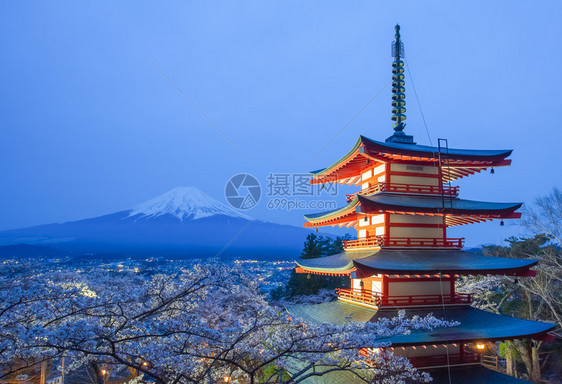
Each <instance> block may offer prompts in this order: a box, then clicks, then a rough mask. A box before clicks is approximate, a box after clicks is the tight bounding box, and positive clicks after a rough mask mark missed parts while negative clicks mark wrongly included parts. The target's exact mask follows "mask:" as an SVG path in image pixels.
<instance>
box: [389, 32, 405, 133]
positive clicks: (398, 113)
mask: <svg viewBox="0 0 562 384" xmlns="http://www.w3.org/2000/svg"><path fill="white" fill-rule="evenodd" d="M394 29H395V31H396V34H395V35H394V38H395V41H393V42H392V56H394V61H393V62H392V121H395V122H396V123H395V124H394V125H393V127H394V130H395V131H396V132H402V131H403V130H404V127H405V125H406V124H404V120H406V114H405V113H406V94H405V93H404V84H405V82H404V61H403V60H401V58H402V57H404V43H402V41H401V40H400V25H398V24H396V27H394Z"/></svg>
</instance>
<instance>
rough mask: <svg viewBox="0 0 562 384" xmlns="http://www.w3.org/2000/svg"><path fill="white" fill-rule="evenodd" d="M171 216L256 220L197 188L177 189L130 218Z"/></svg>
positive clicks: (141, 207)
mask: <svg viewBox="0 0 562 384" xmlns="http://www.w3.org/2000/svg"><path fill="white" fill-rule="evenodd" d="M162 215H171V216H174V217H177V218H178V219H180V220H182V221H183V220H184V219H193V220H197V219H202V218H204V217H209V216H214V215H224V216H230V217H236V218H241V219H246V220H254V219H253V218H252V217H250V216H246V215H243V214H241V213H240V212H239V211H237V210H235V209H234V208H231V207H229V206H227V205H225V204H223V203H221V202H219V201H217V200H215V199H213V198H212V197H210V196H209V195H207V194H205V193H203V192H201V191H200V190H199V189H197V188H195V187H176V188H174V189H172V190H170V191H168V192H166V193H164V194H162V195H160V196H158V197H155V198H154V199H150V200H148V201H145V202H144V203H141V204H139V205H137V206H135V207H133V208H132V209H131V211H130V212H129V216H128V217H135V218H151V217H159V216H162Z"/></svg>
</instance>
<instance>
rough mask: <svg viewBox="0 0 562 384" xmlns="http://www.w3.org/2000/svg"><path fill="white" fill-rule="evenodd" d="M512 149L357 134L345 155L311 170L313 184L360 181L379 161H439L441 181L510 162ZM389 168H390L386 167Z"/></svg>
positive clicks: (427, 162) (423, 162)
mask: <svg viewBox="0 0 562 384" xmlns="http://www.w3.org/2000/svg"><path fill="white" fill-rule="evenodd" d="M511 152H512V150H474V149H453V148H449V149H448V150H444V149H443V148H441V150H440V148H438V147H431V146H426V145H418V144H415V143H411V144H408V143H394V142H384V143H383V142H380V141H376V140H372V139H369V138H367V137H365V136H360V137H359V139H358V140H357V142H356V143H355V146H354V147H353V148H352V149H351V151H349V153H347V154H346V155H345V156H344V157H342V158H341V159H339V160H338V161H336V162H335V163H334V164H332V165H331V166H329V167H328V168H324V169H321V170H318V171H313V172H311V175H312V177H313V178H312V180H311V183H313V184H323V183H334V182H337V183H341V184H360V183H361V181H362V177H361V176H362V173H363V172H365V170H366V169H369V168H373V167H377V166H379V165H382V164H388V163H397V164H412V165H418V166H424V165H425V166H429V167H437V166H438V164H439V163H441V167H440V168H441V172H442V180H443V181H444V182H449V181H452V180H456V179H459V178H462V177H465V176H469V175H473V174H475V173H478V172H481V171H484V170H486V169H488V168H493V167H505V166H509V165H511V160H509V159H506V158H507V157H508V156H509V155H511ZM387 168H390V167H387Z"/></svg>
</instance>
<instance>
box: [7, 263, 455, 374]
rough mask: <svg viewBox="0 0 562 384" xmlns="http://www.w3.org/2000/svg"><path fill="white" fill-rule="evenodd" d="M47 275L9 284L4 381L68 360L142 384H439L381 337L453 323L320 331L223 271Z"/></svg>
mask: <svg viewBox="0 0 562 384" xmlns="http://www.w3.org/2000/svg"><path fill="white" fill-rule="evenodd" d="M35 272H36V274H35V275H33V276H18V277H14V276H9V277H3V278H0V329H1V330H2V331H0V332H1V333H0V365H1V367H2V373H0V378H2V377H3V376H4V377H6V376H7V375H9V374H18V373H22V372H24V371H25V369H26V368H29V367H30V366H32V365H33V364H37V363H39V362H41V361H42V360H45V359H47V360H54V359H58V358H60V357H61V356H62V354H63V353H64V354H65V358H66V361H67V365H66V368H67V369H68V370H76V369H79V368H80V367H84V366H90V367H91V366H93V367H94V369H93V371H94V372H95V373H96V375H97V376H98V378H97V380H98V382H102V381H104V379H105V378H107V377H106V375H108V374H111V373H112V372H119V371H123V370H124V369H128V370H129V371H130V372H131V377H130V379H131V380H132V382H135V381H136V382H138V381H139V377H140V376H141V375H144V376H145V377H151V378H153V379H154V380H155V381H156V382H157V383H161V384H164V383H166V384H168V383H174V384H175V383H178V384H180V383H182V384H183V383H217V382H224V381H225V380H227V381H229V382H237V383H256V382H258V379H259V380H260V381H262V382H267V381H269V382H272V381H274V380H276V382H279V380H280V378H281V380H282V381H283V382H285V383H287V384H288V383H299V382H302V381H303V380H305V379H307V378H309V377H312V376H321V375H325V374H328V373H331V372H335V371H340V372H346V373H347V374H351V375H354V376H356V377H360V378H362V379H363V380H364V381H365V382H367V383H370V382H389V383H391V382H404V380H414V381H428V380H429V376H428V375H427V374H424V373H420V372H418V371H416V370H415V369H414V368H413V367H412V366H411V364H410V363H409V362H408V361H407V360H406V359H404V358H399V357H396V356H393V355H392V354H391V353H389V352H384V350H383V352H381V351H380V350H379V348H381V347H386V346H388V343H386V342H382V341H381V339H382V338H387V337H389V336H392V335H395V334H400V333H407V332H410V330H412V329H432V328H435V327H441V326H449V325H452V324H451V323H447V322H444V321H441V320H438V319H436V318H434V317H431V316H428V317H426V318H419V317H414V318H406V317H405V315H404V313H397V316H396V317H395V318H393V319H383V320H380V321H379V322H372V323H357V322H353V321H351V319H348V321H346V322H345V323H344V324H343V325H334V324H308V323H306V322H304V321H303V320H300V319H297V318H293V317H292V316H291V315H290V314H289V313H287V312H286V311H285V310H283V309H280V308H275V307H272V306H270V305H268V303H267V302H266V301H265V300H264V298H263V296H262V295H260V294H259V293H258V289H257V286H256V283H255V279H252V277H251V276H250V275H248V274H246V273H245V272H244V271H243V270H240V269H237V268H235V267H229V266H226V265H223V264H206V265H196V266H194V267H193V268H192V269H191V270H189V271H185V272H182V273H178V274H177V275H156V276H152V277H150V278H148V277H143V276H139V275H136V274H130V273H102V272H99V273H88V274H78V273H60V272H57V273H45V274H41V273H40V270H38V269H36V271H35ZM359 350H363V351H367V353H362V354H360V353H358V352H359ZM268 372H269V376H268V377H265V376H267V373H268ZM271 372H273V373H271ZM283 372H285V373H287V372H288V373H289V375H288V376H287V375H285V376H284V375H283ZM286 376H287V377H286ZM225 378H226V379H225Z"/></svg>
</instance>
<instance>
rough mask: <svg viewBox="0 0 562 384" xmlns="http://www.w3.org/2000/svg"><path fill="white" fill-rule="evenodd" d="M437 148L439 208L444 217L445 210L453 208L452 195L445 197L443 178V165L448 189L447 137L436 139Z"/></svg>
mask: <svg viewBox="0 0 562 384" xmlns="http://www.w3.org/2000/svg"><path fill="white" fill-rule="evenodd" d="M437 148H438V150H439V183H440V184H439V186H440V189H441V209H442V213H443V217H445V212H446V210H447V209H449V210H451V209H452V208H453V199H452V196H448V198H445V188H444V186H445V183H444V180H443V176H444V175H443V167H445V169H446V171H447V176H446V177H445V179H446V182H447V186H448V187H449V188H448V190H449V191H450V190H451V167H450V164H449V141H448V140H447V139H437Z"/></svg>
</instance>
